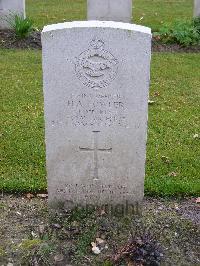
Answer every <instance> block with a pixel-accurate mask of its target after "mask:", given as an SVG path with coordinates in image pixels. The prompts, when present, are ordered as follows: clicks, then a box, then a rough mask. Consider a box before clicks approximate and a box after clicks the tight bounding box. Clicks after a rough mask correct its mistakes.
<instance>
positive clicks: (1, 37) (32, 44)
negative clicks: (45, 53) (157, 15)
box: [0, 30, 200, 53]
mask: <svg viewBox="0 0 200 266" xmlns="http://www.w3.org/2000/svg"><path fill="white" fill-rule="evenodd" d="M0 47H2V48H7V49H30V48H31V49H41V48H42V45H41V32H40V31H34V32H33V33H32V34H31V35H30V36H29V37H27V38H26V39H22V40H19V39H16V38H15V35H14V32H13V31H12V30H0ZM152 51H153V52H185V53H199V52H200V45H196V46H189V47H183V46H181V45H178V44H163V43H161V42H159V41H157V40H156V38H153V42H152Z"/></svg>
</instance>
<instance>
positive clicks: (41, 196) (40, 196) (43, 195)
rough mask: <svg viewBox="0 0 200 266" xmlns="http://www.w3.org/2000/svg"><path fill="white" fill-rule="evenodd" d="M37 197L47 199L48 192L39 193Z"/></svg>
mask: <svg viewBox="0 0 200 266" xmlns="http://www.w3.org/2000/svg"><path fill="white" fill-rule="evenodd" d="M37 197H38V198H43V199H46V198H48V194H37Z"/></svg>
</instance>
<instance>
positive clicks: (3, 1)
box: [0, 0, 25, 29]
mask: <svg viewBox="0 0 200 266" xmlns="http://www.w3.org/2000/svg"><path fill="white" fill-rule="evenodd" d="M14 14H18V15H22V16H23V17H25V0H0V29H8V28H10V25H9V23H8V21H7V20H8V19H10V16H11V15H14Z"/></svg>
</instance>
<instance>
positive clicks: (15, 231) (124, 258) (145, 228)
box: [0, 194, 200, 266]
mask: <svg viewBox="0 0 200 266" xmlns="http://www.w3.org/2000/svg"><path fill="white" fill-rule="evenodd" d="M199 221H200V212H199V205H198V204H197V203H196V202H195V200H193V199H184V200H164V199H153V198H146V199H145V200H144V205H143V211H142V216H133V215H130V214H129V215H123V216H120V215H119V216H112V217H111V216H109V215H108V214H107V213H105V212H103V211H102V210H95V211H94V210H93V211H91V212H87V213H86V212H85V211H84V210H75V211H73V212H68V211H67V210H65V211H63V212H62V213H61V212H60V213H57V214H54V215H52V214H50V213H49V212H48V207H47V199H46V198H40V197H36V196H33V195H31V194H28V195H26V196H24V197H22V196H20V197H17V196H14V195H2V196H1V197H0V235H1V241H0V265H8V263H10V265H12V264H13V265H35V266H36V265H37V266H40V265H42V266H43V265H65V266H66V265H104V266H111V265H129V266H130V265H131V266H132V265H138V266H139V265H140V266H142V265H155V266H156V265H177V266H179V265H184V266H185V265H187V266H190V265H191V266H195V265H200V257H199V250H198V245H199V242H198V241H199ZM91 242H93V245H94V244H97V248H99V249H100V253H99V254H98V255H97V254H94V252H93V251H92V245H91Z"/></svg>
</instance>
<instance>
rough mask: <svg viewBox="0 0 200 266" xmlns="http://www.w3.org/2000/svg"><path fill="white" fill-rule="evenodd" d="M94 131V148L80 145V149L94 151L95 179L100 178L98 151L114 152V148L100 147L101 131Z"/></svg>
mask: <svg viewBox="0 0 200 266" xmlns="http://www.w3.org/2000/svg"><path fill="white" fill-rule="evenodd" d="M92 132H93V133H94V148H88V147H86V148H82V147H79V149H80V151H85V152H90V151H92V152H94V180H98V179H99V173H98V169H99V168H98V152H99V151H102V152H112V148H108V149H105V148H104V149H100V148H99V147H98V146H99V145H98V133H99V132H100V131H92Z"/></svg>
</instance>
